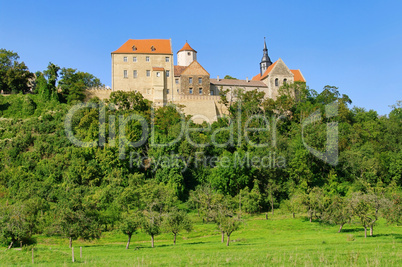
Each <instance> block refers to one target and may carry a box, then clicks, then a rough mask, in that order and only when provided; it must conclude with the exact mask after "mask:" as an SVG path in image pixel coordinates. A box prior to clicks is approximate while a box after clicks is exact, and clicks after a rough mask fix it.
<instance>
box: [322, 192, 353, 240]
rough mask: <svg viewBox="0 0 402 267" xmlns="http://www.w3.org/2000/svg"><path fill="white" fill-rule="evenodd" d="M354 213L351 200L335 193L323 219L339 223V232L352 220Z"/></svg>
mask: <svg viewBox="0 0 402 267" xmlns="http://www.w3.org/2000/svg"><path fill="white" fill-rule="evenodd" d="M352 214H353V213H352V210H351V208H350V206H349V200H348V199H346V198H344V197H341V196H339V195H334V196H333V197H332V198H331V203H330V204H329V206H328V208H327V209H326V210H325V212H324V213H323V215H322V219H323V221H326V222H328V223H331V224H337V225H339V230H338V233H340V232H341V231H342V228H343V226H344V225H345V224H346V223H347V222H349V221H350V220H351V218H352V216H353V215H352Z"/></svg>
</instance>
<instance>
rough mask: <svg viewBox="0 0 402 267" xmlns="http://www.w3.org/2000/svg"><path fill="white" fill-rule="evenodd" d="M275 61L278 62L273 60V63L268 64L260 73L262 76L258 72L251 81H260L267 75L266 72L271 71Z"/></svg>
mask: <svg viewBox="0 0 402 267" xmlns="http://www.w3.org/2000/svg"><path fill="white" fill-rule="evenodd" d="M276 62H278V61H275V62H274V63H272V64H271V66H269V67H268V69H267V70H266V71H265V72H264V73H263V74H262V76H261V74H258V75H256V76H254V77H253V78H252V79H251V80H252V81H261V80H262V79H264V78H265V77H267V76H268V74H269V73H270V72H271V70H272V69H273V68H274V66H275V64H276Z"/></svg>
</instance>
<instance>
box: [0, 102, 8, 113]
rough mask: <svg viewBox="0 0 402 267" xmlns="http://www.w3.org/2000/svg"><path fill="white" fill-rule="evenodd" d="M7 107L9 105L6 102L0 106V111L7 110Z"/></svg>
mask: <svg viewBox="0 0 402 267" xmlns="http://www.w3.org/2000/svg"><path fill="white" fill-rule="evenodd" d="M9 106H10V104H9V103H8V102H6V103H4V104H0V111H4V110H7V109H8V107H9Z"/></svg>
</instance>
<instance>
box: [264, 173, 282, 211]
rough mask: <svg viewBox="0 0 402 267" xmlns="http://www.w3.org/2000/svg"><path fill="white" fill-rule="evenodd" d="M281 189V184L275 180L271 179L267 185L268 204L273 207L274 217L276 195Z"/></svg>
mask: <svg viewBox="0 0 402 267" xmlns="http://www.w3.org/2000/svg"><path fill="white" fill-rule="evenodd" d="M279 189H280V186H279V184H278V183H277V182H276V181H275V180H274V179H269V180H268V182H267V184H266V192H267V195H268V202H269V203H270V205H271V212H272V215H274V203H275V193H276V192H278V190H279Z"/></svg>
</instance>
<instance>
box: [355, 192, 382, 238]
mask: <svg viewBox="0 0 402 267" xmlns="http://www.w3.org/2000/svg"><path fill="white" fill-rule="evenodd" d="M370 191H371V190H370ZM370 191H369V192H368V193H362V192H355V193H353V194H352V196H351V200H350V207H351V209H352V211H353V214H354V215H355V216H357V217H358V218H359V219H360V222H361V224H362V225H363V227H364V237H367V228H370V236H373V234H374V225H375V223H376V222H377V220H378V219H379V215H380V210H382V209H383V208H384V206H386V205H387V203H389V202H387V201H386V200H385V199H384V198H383V197H382V196H381V194H379V192H378V191H377V192H375V191H371V192H370Z"/></svg>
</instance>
